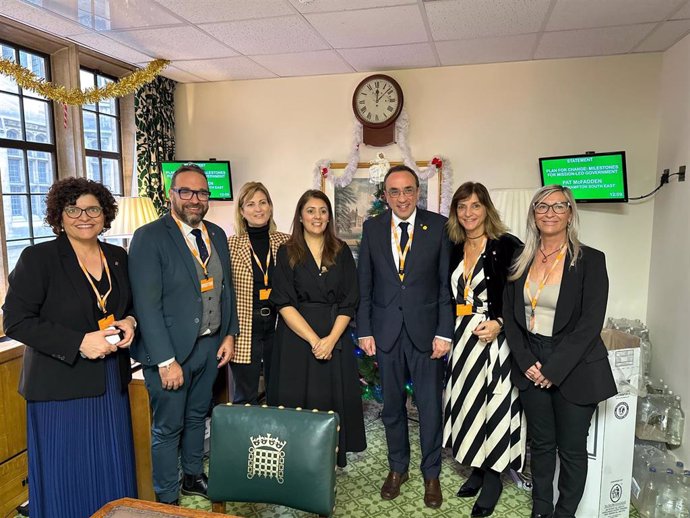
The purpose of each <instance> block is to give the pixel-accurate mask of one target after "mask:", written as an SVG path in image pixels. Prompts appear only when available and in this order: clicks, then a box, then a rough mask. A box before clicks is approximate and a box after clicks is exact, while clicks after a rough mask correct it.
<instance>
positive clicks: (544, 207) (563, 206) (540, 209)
mask: <svg viewBox="0 0 690 518" xmlns="http://www.w3.org/2000/svg"><path fill="white" fill-rule="evenodd" d="M569 208H570V202H569V201H559V202H556V203H552V204H551V205H549V204H548V203H535V204H534V212H536V213H537V214H546V213H547V212H549V209H553V212H554V213H555V214H565V213H566V212H568V209H569Z"/></svg>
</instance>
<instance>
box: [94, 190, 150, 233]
mask: <svg viewBox="0 0 690 518" xmlns="http://www.w3.org/2000/svg"><path fill="white" fill-rule="evenodd" d="M115 200H116V201H117V206H118V211H117V216H116V217H115V220H114V221H113V222H112V224H111V225H110V230H108V232H106V233H105V237H132V234H134V231H135V230H136V229H138V228H139V227H142V226H144V225H146V224H147V223H150V222H151V221H155V220H157V219H158V214H157V213H156V209H155V207H154V206H153V201H151V198H146V197H141V198H132V197H129V196H123V197H119V198H115Z"/></svg>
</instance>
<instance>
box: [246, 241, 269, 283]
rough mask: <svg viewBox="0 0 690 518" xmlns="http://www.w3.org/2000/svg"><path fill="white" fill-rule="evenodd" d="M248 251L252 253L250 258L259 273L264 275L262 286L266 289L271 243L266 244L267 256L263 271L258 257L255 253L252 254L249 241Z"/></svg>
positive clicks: (252, 249)
mask: <svg viewBox="0 0 690 518" xmlns="http://www.w3.org/2000/svg"><path fill="white" fill-rule="evenodd" d="M249 249H250V250H251V251H252V256H254V261H255V262H256V265H257V266H258V267H259V270H261V273H263V274H264V286H265V287H266V288H268V267H269V266H270V265H271V243H270V242H269V244H268V255H267V256H266V269H265V270H264V267H263V265H262V264H261V261H260V260H259V257H258V256H257V255H256V252H254V247H252V243H251V241H250V242H249Z"/></svg>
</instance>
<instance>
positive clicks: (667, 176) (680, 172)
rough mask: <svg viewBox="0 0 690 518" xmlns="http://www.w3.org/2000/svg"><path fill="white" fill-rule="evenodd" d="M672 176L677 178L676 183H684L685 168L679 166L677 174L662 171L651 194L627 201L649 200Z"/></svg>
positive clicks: (665, 170)
mask: <svg viewBox="0 0 690 518" xmlns="http://www.w3.org/2000/svg"><path fill="white" fill-rule="evenodd" d="M674 176H677V177H678V181H680V182H684V181H685V166H684V165H683V166H680V168H679V169H678V172H677V173H673V174H669V170H668V169H664V172H663V173H662V175H661V179H660V180H659V185H657V186H656V188H655V189H654V190H653V191H652V192H650V193H647V194H645V195H643V196H636V197H634V198H628V201H633V200H643V199H645V198H649V197H650V196H652V195H653V194H655V193H656V192H657V191H658V190H659V189H661V188H662V187H663V186H664V185H666V184H667V183H668V182H669V180H670V179H671V178H672V177H674Z"/></svg>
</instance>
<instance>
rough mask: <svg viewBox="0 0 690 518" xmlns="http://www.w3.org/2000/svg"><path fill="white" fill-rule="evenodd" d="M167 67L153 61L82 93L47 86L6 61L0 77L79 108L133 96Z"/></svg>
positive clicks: (0, 63)
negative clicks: (106, 100) (10, 79)
mask: <svg viewBox="0 0 690 518" xmlns="http://www.w3.org/2000/svg"><path fill="white" fill-rule="evenodd" d="M169 63H170V61H168V60H167V59H156V60H155V61H152V62H151V63H149V64H148V65H147V66H146V68H142V69H141V70H137V71H136V72H132V73H131V74H129V75H127V76H125V77H122V78H120V79H119V80H118V81H113V82H112V83H108V84H107V85H105V86H103V87H93V88H87V89H86V90H84V91H82V90H80V89H78V88H72V89H70V90H68V89H67V88H65V87H64V86H61V85H55V84H53V83H50V82H48V81H46V80H45V79H41V78H40V77H38V76H36V75H35V74H34V73H33V72H31V70H28V69H26V68H24V67H23V66H21V65H20V64H18V63H15V62H14V61H9V60H7V59H0V74H4V75H6V76H9V77H11V78H13V79H14V80H15V81H16V82H17V84H18V85H19V86H21V87H22V88H24V89H26V90H32V91H33V92H36V93H37V94H40V95H42V96H43V97H47V98H48V99H52V100H53V101H57V102H59V103H62V104H70V105H79V106H81V105H83V104H94V103H97V102H99V101H102V100H104V99H112V98H113V97H123V96H125V95H129V94H131V93H134V92H135V91H136V90H137V89H138V88H139V87H140V86H142V85H145V84H146V83H150V82H151V81H153V80H154V79H155V78H156V76H157V75H158V74H160V73H161V71H162V70H163V69H164V68H165V67H167V66H168V64H169Z"/></svg>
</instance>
